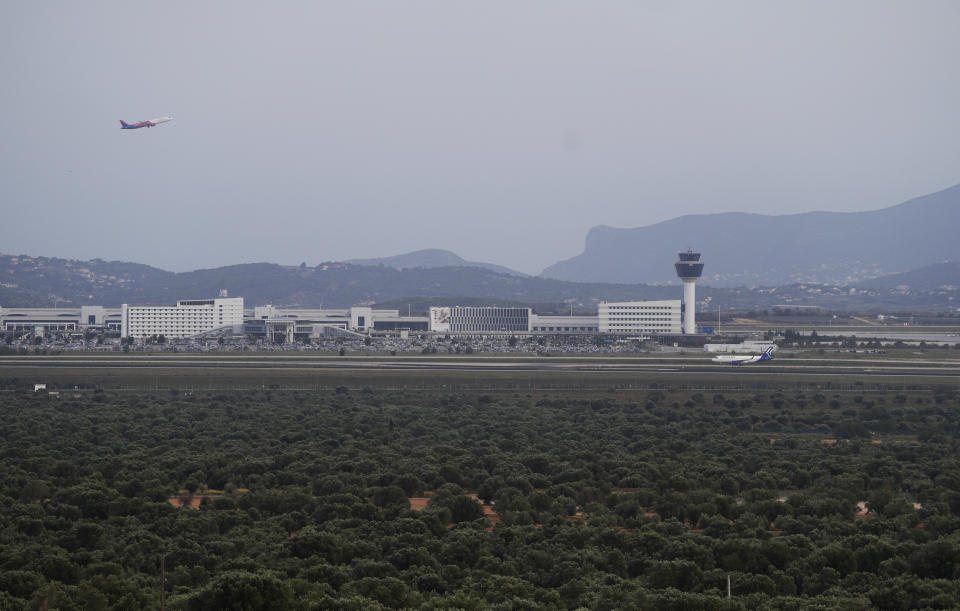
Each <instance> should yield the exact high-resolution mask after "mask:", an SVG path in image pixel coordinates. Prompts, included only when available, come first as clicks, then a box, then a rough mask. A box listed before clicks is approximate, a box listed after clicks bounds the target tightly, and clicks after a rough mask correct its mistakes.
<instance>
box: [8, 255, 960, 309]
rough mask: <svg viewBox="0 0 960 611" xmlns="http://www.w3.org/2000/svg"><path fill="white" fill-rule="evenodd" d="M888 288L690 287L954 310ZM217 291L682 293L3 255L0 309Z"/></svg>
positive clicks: (740, 304)
mask: <svg viewBox="0 0 960 611" xmlns="http://www.w3.org/2000/svg"><path fill="white" fill-rule="evenodd" d="M918 271H920V270H918ZM924 273H926V272H924ZM931 273H932V272H931ZM918 277H919V276H918ZM954 277H955V276H954ZM876 281H877V282H880V281H881V279H877V280H876ZM885 282H886V281H885ZM889 282H891V283H892V282H896V284H891V286H892V288H883V287H878V288H871V287H866V286H864V287H850V286H839V285H817V284H799V283H798V284H791V285H786V286H780V287H775V288H763V289H745V288H715V287H710V286H706V285H705V284H706V283H703V285H701V286H698V287H697V300H698V305H697V310H698V312H700V313H704V314H706V313H707V312H711V311H712V312H716V310H717V308H721V309H723V310H724V311H726V310H730V309H737V310H762V309H764V308H769V307H772V306H775V305H777V306H783V305H787V306H799V305H805V306H809V305H814V306H819V307H821V308H825V309H835V310H859V311H873V310H876V311H880V312H883V311H894V310H895V311H907V310H911V311H937V312H948V311H949V312H953V311H956V309H957V307H958V304H960V289H954V290H946V291H945V290H942V289H941V288H936V289H935V290H919V289H918V290H904V289H903V286H902V285H903V280H902V278H901V279H899V280H898V279H894V280H890V281H889ZM220 289H228V290H229V293H230V295H232V296H240V297H243V298H244V302H245V304H246V305H247V306H248V307H250V306H254V305H265V304H273V305H278V306H291V307H297V306H300V307H307V306H312V307H318V306H324V307H331V308H338V307H348V306H351V305H363V304H378V305H380V306H383V307H391V308H396V309H399V310H406V309H407V307H410V308H411V309H412V310H413V311H421V312H422V311H424V310H425V308H426V307H427V306H429V305H454V304H456V305H493V304H499V305H520V304H527V305H530V306H534V307H536V308H537V311H538V312H539V313H550V312H554V313H567V312H568V311H569V310H570V309H571V308H572V309H573V310H574V311H577V312H580V313H586V312H595V311H596V308H597V303H598V302H600V301H601V300H605V301H630V300H637V299H679V298H680V295H681V288H680V287H679V286H666V285H662V286H650V285H644V284H622V283H621V284H615V283H600V282H567V281H563V280H554V279H550V278H540V277H522V276H513V275H509V274H502V273H499V272H495V271H491V270H487V269H483V268H479V267H435V268H424V267H415V268H412V269H395V268H393V267H387V266H384V265H375V266H370V265H351V264H347V263H323V264H321V265H317V266H315V267H307V266H306V265H302V266H282V265H276V264H273V263H250V264H243V265H230V266H227V267H219V268H215V269H201V270H196V271H192V272H183V273H173V272H168V271H164V270H161V269H157V268H154V267H150V266H147V265H139V264H136V263H122V262H116V261H111V262H107V261H100V260H94V261H70V260H66V259H54V258H47V257H27V256H11V255H0V306H5V307H30V306H33V307H51V306H54V305H60V306H67V305H73V306H76V305H84V304H96V305H104V306H113V307H115V306H119V305H120V304H122V303H131V304H148V303H159V304H172V303H174V302H175V301H176V300H178V299H192V298H209V297H214V296H216V295H217V293H218V291H219V290H220Z"/></svg>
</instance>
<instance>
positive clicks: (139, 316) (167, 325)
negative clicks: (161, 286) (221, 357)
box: [120, 297, 243, 339]
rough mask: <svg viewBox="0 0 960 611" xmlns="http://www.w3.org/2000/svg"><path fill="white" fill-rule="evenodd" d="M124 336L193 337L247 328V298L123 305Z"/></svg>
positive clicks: (121, 309)
mask: <svg viewBox="0 0 960 611" xmlns="http://www.w3.org/2000/svg"><path fill="white" fill-rule="evenodd" d="M120 316H121V322H120V335H121V336H122V337H134V338H143V337H151V336H154V335H157V336H160V335H162V336H164V337H166V338H168V339H169V338H180V337H193V336H196V335H199V334H201V333H206V332H209V331H215V330H217V329H225V328H228V327H229V328H231V329H237V330H238V331H239V332H242V329H243V297H219V298H216V299H181V300H180V301H178V302H177V305H173V306H170V305H143V306H132V305H129V304H126V303H125V304H123V305H122V306H120Z"/></svg>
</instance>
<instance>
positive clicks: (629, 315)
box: [597, 299, 682, 335]
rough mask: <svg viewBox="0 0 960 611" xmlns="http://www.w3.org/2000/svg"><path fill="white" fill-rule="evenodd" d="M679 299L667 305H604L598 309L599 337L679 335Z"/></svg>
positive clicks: (624, 303) (630, 303) (647, 302)
mask: <svg viewBox="0 0 960 611" xmlns="http://www.w3.org/2000/svg"><path fill="white" fill-rule="evenodd" d="M681 311H682V310H681V304H680V300H679V299H668V300H664V301H617V302H606V301H602V302H600V304H599V305H598V306H597V323H598V328H599V331H600V333H659V334H666V335H679V334H680V333H681V331H682V326H681Z"/></svg>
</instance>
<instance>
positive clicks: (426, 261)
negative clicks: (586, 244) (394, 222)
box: [344, 248, 528, 276]
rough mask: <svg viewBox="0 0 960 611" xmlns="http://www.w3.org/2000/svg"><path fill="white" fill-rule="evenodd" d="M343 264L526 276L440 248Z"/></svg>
mask: <svg viewBox="0 0 960 611" xmlns="http://www.w3.org/2000/svg"><path fill="white" fill-rule="evenodd" d="M344 263H349V264H351V265H385V266H387V267H393V268H395V269H407V268H415V267H423V268H434V267H479V268H482V269H488V270H490V271H494V272H499V273H502V274H509V275H511V276H527V275H528V274H524V273H522V272H518V271H516V270H513V269H510V268H509V267H504V266H503V265H496V264H493V263H483V262H479V261H467V260H466V259H464V258H463V257H461V256H459V255H458V254H456V253H455V252H452V251H450V250H443V249H441V248H423V249H420V250H414V251H411V252H407V253H402V254H399V255H393V256H390V257H376V258H371V259H347V260H346V261H344Z"/></svg>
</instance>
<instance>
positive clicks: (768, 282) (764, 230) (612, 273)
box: [541, 185, 960, 286]
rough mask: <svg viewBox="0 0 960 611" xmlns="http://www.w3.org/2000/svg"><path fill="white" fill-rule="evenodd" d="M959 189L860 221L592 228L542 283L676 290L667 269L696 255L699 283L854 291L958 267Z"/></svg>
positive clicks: (821, 218)
mask: <svg viewBox="0 0 960 611" xmlns="http://www.w3.org/2000/svg"><path fill="white" fill-rule="evenodd" d="M958 228H960V185H955V186H953V187H950V188H948V189H945V190H943V191H940V192H938V193H933V194H930V195H925V196H923V197H918V198H915V199H911V200H909V201H907V202H904V203H902V204H899V205H896V206H891V207H889V208H884V209H881V210H873V211H869V212H807V213H804V214H791V215H783V216H767V215H761V214H743V213H736V212H731V213H721V214H705V215H691V216H682V217H679V218H675V219H672V220H669V221H665V222H662V223H657V224H655V225H648V226H646V227H637V228H633V229H617V228H614V227H607V226H603V225H600V226H597V227H594V228H593V229H591V230H590V232H589V233H588V234H587V240H586V248H585V249H584V252H583V253H582V254H580V255H577V256H575V257H572V258H570V259H567V260H565V261H560V262H558V263H555V264H554V265H551V266H550V267H548V268H547V269H545V270H544V271H543V273H542V274H541V275H543V276H545V277H547V278H556V279H559V280H571V281H587V280H589V281H592V282H647V283H662V282H674V283H675V282H677V279H676V277H675V275H674V272H673V268H672V265H671V264H672V262H673V261H674V260H675V257H676V252H677V251H678V250H683V249H686V248H688V247H690V248H693V249H695V250H699V251H700V252H702V253H703V260H704V261H705V262H706V268H705V270H704V277H703V283H704V284H708V285H712V286H756V285H760V286H779V285H784V284H790V283H794V282H803V283H823V284H855V283H857V282H860V281H863V280H866V279H868V278H875V277H877V276H882V275H885V274H892V273H899V272H904V271H908V270H912V269H916V268H919V267H923V266H926V265H930V264H933V263H941V262H944V261H958V260H960V239H958Z"/></svg>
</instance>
